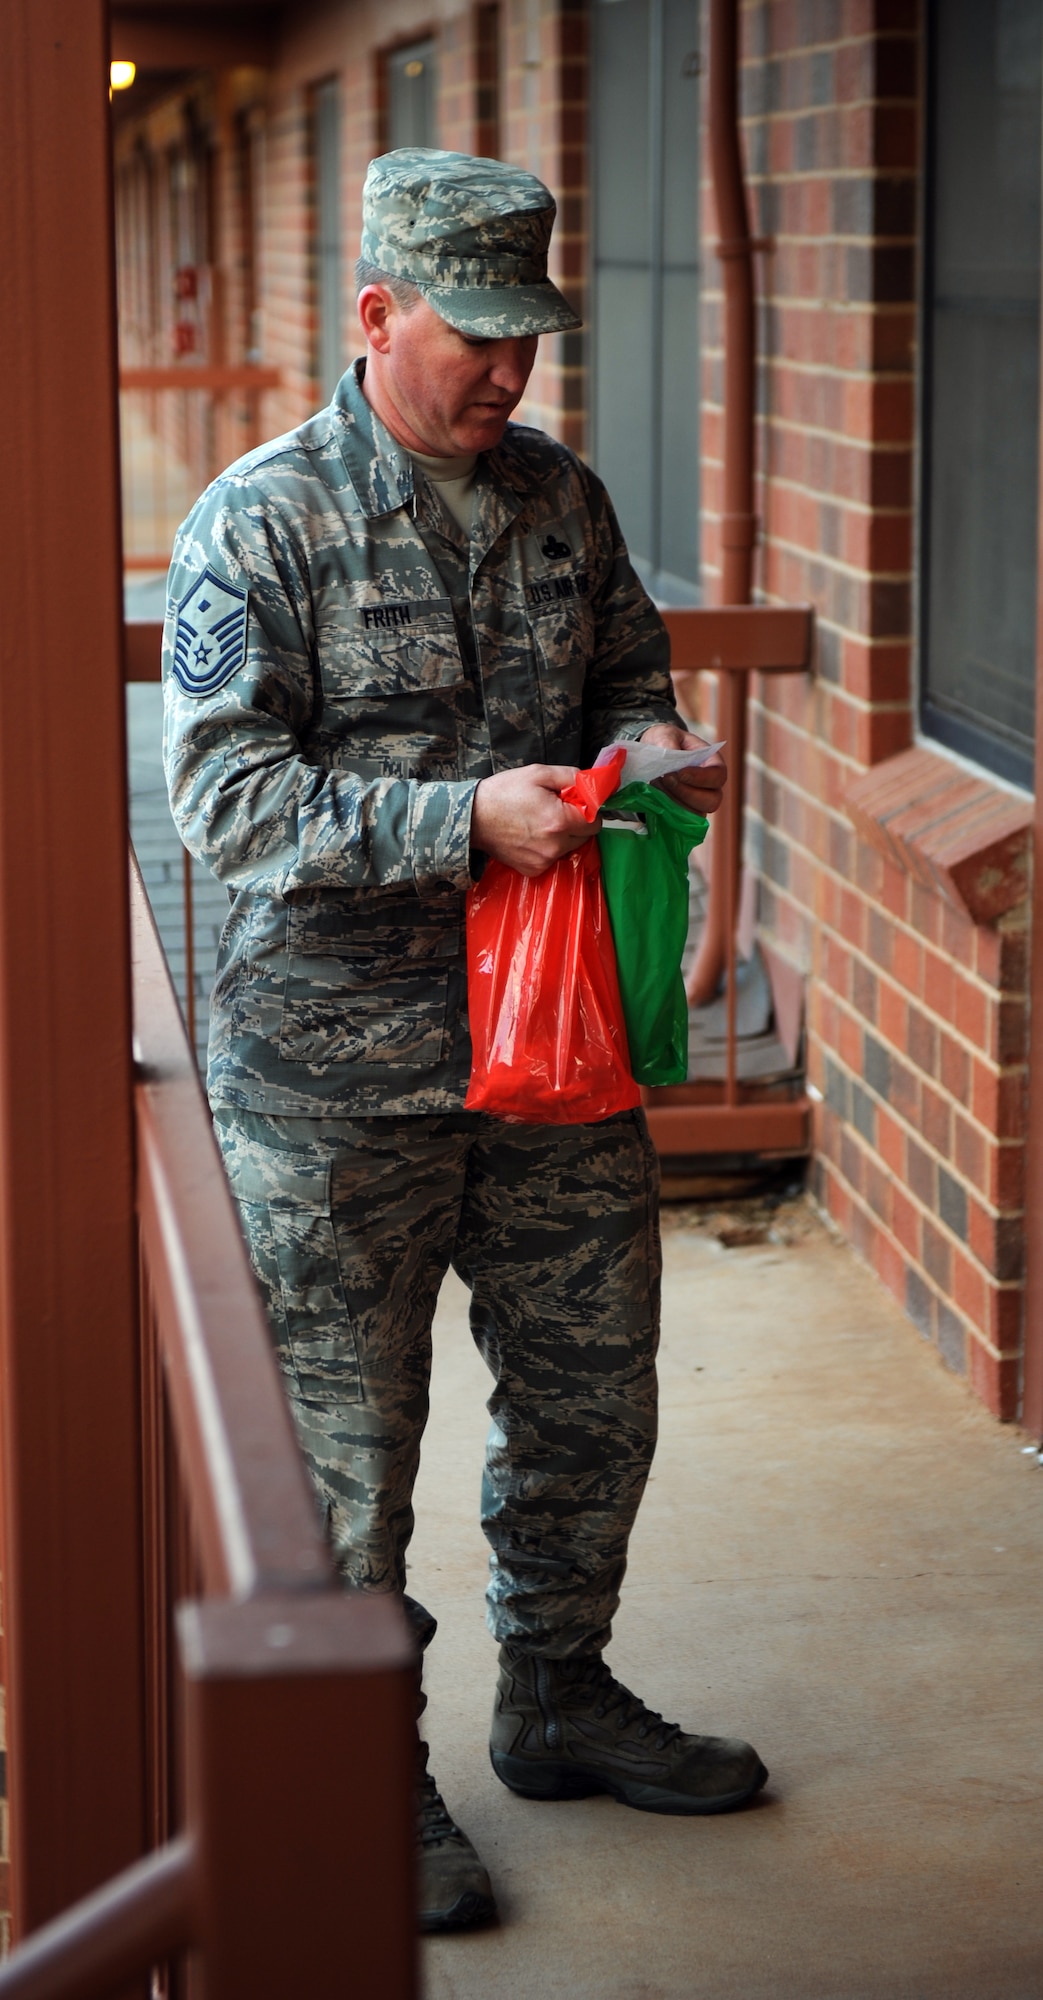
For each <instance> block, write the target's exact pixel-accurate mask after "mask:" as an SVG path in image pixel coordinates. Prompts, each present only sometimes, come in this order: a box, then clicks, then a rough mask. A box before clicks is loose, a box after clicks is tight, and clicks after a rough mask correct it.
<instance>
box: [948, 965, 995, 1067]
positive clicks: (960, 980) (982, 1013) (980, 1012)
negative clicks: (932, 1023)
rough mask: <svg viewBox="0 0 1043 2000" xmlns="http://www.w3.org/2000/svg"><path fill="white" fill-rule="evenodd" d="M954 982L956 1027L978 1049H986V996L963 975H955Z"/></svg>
mask: <svg viewBox="0 0 1043 2000" xmlns="http://www.w3.org/2000/svg"><path fill="white" fill-rule="evenodd" d="M954 981H955V988H954V990H955V1005H954V1012H953V1018H954V1020H955V1023H956V1026H957V1028H958V1029H959V1031H960V1033H961V1035H966V1037H967V1040H968V1041H969V1042H974V1044H975V1045H976V1047H977V1048H979V1049H984V1048H985V1047H986V1046H987V1042H986V1022H987V1015H986V1005H985V995H984V993H983V991H982V989H981V987H980V986H975V985H974V984H973V983H972V982H971V980H969V979H965V978H964V976H963V974H962V973H955V974H954Z"/></svg>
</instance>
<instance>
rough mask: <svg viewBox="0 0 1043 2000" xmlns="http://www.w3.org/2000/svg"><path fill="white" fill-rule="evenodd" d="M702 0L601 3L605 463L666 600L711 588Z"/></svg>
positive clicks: (599, 261) (599, 200) (599, 194)
mask: <svg viewBox="0 0 1043 2000" xmlns="http://www.w3.org/2000/svg"><path fill="white" fill-rule="evenodd" d="M698 47H699V6H698V0H596V4H595V7H594V74H593V106H592V108H593V146H594V161H593V182H594V271H593V280H594V282H593V313H592V340H593V366H594V396H593V405H594V411H593V414H594V462H595V465H596V466H597V469H598V472H599V473H600V474H601V476H602V478H603V479H604V480H605V483H606V485H607V486H608V489H609V492H610V493H611V494H612V497H613V500H614V501H615V504H616V507H617V509H618V511H619V516H620V520H621V523H622V527H623V532H624V534H625V536H626V538H627V542H628V544H629V547H630V552H631V555H632V557H633V558H634V562H635V566H636V568H637V569H638V570H639V571H640V574H641V576H642V577H643V579H644V581H645V583H646V584H647V586H648V588H649V589H650V590H651V591H652V592H653V593H654V595H655V596H657V597H659V598H660V599H662V600H663V601H665V602H668V603H674V604H690V603H694V602H696V601H697V599H698V595H699V592H698V585H699V83H698V76H699V69H700V63H699V55H698Z"/></svg>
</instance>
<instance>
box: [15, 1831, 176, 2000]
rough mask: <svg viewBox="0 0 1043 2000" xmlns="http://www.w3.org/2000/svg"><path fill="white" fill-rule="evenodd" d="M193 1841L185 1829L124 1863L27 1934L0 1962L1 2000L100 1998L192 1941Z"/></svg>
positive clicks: (88, 1999)
mask: <svg viewBox="0 0 1043 2000" xmlns="http://www.w3.org/2000/svg"><path fill="white" fill-rule="evenodd" d="M194 1870H195V1846H194V1842H193V1841H191V1840H190V1839H189V1838H188V1837H187V1836H186V1835H182V1836H181V1837H180V1838H179V1839H177V1840H172V1841H169V1842H168V1844H167V1845H166V1847H161V1848H158V1849H157V1851H156V1853H155V1854H148V1855H146V1857H145V1859H144V1860H143V1861H136V1862H135V1863H134V1866H133V1867H132V1868H125V1869H124V1871H123V1873H122V1874H121V1875H116V1876H114V1877H113V1879H112V1881H111V1882H106V1883H105V1884H104V1886H103V1887H102V1888H101V1889H97V1890H95V1892H94V1894H93V1895H92V1896H85V1897H84V1898H83V1900H82V1902H79V1903H74V1904H73V1907H72V1909H71V1910H63V1912H62V1914H61V1916H60V1917H56V1918H55V1919H54V1922H53V1923H50V1924H44V1925H43V1926H42V1927H41V1929H40V1930H38V1931H34V1932H33V1933H32V1935H31V1936H30V1937H27V1938H26V1940H25V1942H24V1944H20V1945H19V1946H18V1949H17V1951H16V1952H15V1953H14V1956H13V1957H12V1958H9V1959H7V1960H6V1961H5V1962H4V1964H3V1965H0V2000H68V1995H69V1994H70V1993H71V1992H75V1994H76V2000H102V1996H103V1995H105V1994H107V1993H112V1992H113V1991H115V1989H116V1988H117V1987H119V1986H122V1985H123V1984H124V1982H125V1981H130V1980H132V1979H133V1978H134V1977H135V1975H136V1974H137V1973H139V1972H140V1971H141V1970H142V1969H143V1968H144V1967H147V1966H148V1965H149V1964H151V1963H154V1962H155V1961H156V1960H157V1959H162V1958H166V1957H167V1956H168V1954H170V1953H173V1952H176V1951H180V1950H182V1949H183V1948H184V1946H186V1945H188V1944H190V1943H191V1942H192V1938H193V1936H194V1924H193V1917H192V1906H193V1896H194Z"/></svg>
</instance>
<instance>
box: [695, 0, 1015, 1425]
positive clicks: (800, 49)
mask: <svg viewBox="0 0 1043 2000" xmlns="http://www.w3.org/2000/svg"><path fill="white" fill-rule="evenodd" d="M743 51H744V61H743V110H744V133H745V144H746V152H747V161H748V168H749V174H750V181H751V187H752V194H753V217H752V221H753V226H754V228H755V230H756V232H757V233H759V234H763V235H766V236H770V237H771V238H773V248H772V249H771V251H770V253H769V254H767V255H765V256H763V257H762V258H760V259H759V290H760V293H761V296H762V305H761V309H760V315H759V321H760V353H761V357H762V358H761V363H760V380H759V388H758V410H759V418H758V462H759V465H760V468H761V476H760V481H759V494H758V507H759V511H760V514H761V518H762V524H763V532H762V545H761V548H760V551H759V559H758V584H759V588H760V590H761V592H762V593H763V595H765V596H766V597H767V598H769V599H776V600H789V601H794V600H807V601H810V602H812V603H813V604H814V605H815V607H816V611H817V628H818V636H817V658H816V662H815V671H814V673H813V674H812V675H810V676H808V677H807V678H806V679H798V678H794V679H782V678H779V679H775V680H770V679H767V678H765V679H764V680H763V681H762V682H761V683H760V685H759V687H758V688H757V689H756V691H755V699H754V701H753V703H752V714H751V742H752V769H751V777H750V801H751V807H752V813H751V826H750V858H751V860H752V862H753V864H754V866H755V867H756V869H757V872H758V877H759V918H760V925H761V929H762V933H763V934H764V935H765V937H766V938H768V939H770V941H771V942H772V944H773V945H774V946H775V948H776V949H777V950H779V951H781V953H782V954H783V955H784V956H785V957H787V958H788V959H789V961H790V962H791V963H792V964H794V965H796V966H797V967H798V968H799V969H800V970H801V971H802V972H803V973H804V974H805V975H806V977H807V992H808V1075H809V1080H810V1082H811V1084H812V1086H813V1088H814V1089H815V1090H816V1091H817V1092H818V1093H820V1098H821V1101H820V1104H819V1108H818V1114H817V1118H816V1148H817V1151H816V1159H815V1164H814V1185H815V1188H816V1191H817V1193H818V1196H819V1199H820V1200H821V1202H822V1203H823V1205H824V1206H825V1207H826V1208H827V1210H828V1211H829V1213H830V1214H831V1215H832V1217H833V1218H834V1219H835V1221H836V1222H837V1223H838V1224H839V1225H840V1227H841V1228H842V1229H843V1231H844V1233H845V1234H846V1235H847V1236H849V1237H850V1239H851V1240H852V1242H853V1243H854V1244H855V1246H856V1247H857V1249H858V1250H859V1251H860V1252H861V1254H862V1255H863V1256H864V1257H865V1259H866V1261H867V1262H868V1263H869V1264H871V1265H872V1267H873V1269H874V1270H875V1271H876V1272H877V1273H878V1275H879V1276H880V1278H881V1279H882V1280H883V1281H884V1283H885V1284H886V1285H887V1286H888V1287H889V1288H890V1290H891V1291H892V1292H893V1293H894V1294H895V1296H896V1297H897V1298H898V1299H899V1300H900V1301H901V1303H902V1305H903V1306H904V1307H905V1309H906V1311H907V1312H908V1313H909V1315H910V1317H911V1318H912V1320H913V1321H914V1323H915V1324H916V1325H917V1326H918V1327H919V1329H920V1331H921V1332H922V1333H923V1334H924V1336H925V1337H927V1338H929V1339H930V1340H932V1341H933V1342H934V1343H935V1344H936V1346H937V1349H938V1351H939V1353H940V1355H941V1357H942V1359H943V1360H944V1361H945V1362H946V1364H947V1365H948V1366H949V1367H951V1368H954V1369H958V1370H959V1371H960V1372H963V1373H966V1374H967V1375H968V1376H969V1378H970V1381H971V1383H972V1384H973V1386H974V1388H975V1389H976V1390H977V1392H978V1393H979V1394H980V1395H981V1396H982V1397H983V1398H984V1399H985V1401H986V1402H987V1403H988V1404H989V1406H990V1407H991V1408H992V1409H993V1410H995V1411H996V1412H997V1413H998V1414H1001V1415H1004V1416H1009V1415H1011V1414H1012V1413H1013V1412H1014V1409H1015V1406H1016V1395H1017V1372H1018V1360H1017V1356H1018V1351H1019V1343H1020V1321H1021V1285H1020V1279H1021V1227H1022V1215H1021V1205H1022V1167H1023V1130H1024V1123H1023V1120H1024V1110H1023V1100H1024V1084H1025V1068H1024V1025H1025V994H1024V988H1025V930H1024V926H1025V917H1026V911H1025V903H1024V887H1025V876H1024V869H1023V861H1024V837H1023V832H1022V835H1021V836H1020V840H1021V844H1020V848H1019V836H1018V831H1017V828H1018V826H1019V825H1020V826H1021V827H1022V828H1023V826H1024V822H1025V820H1026V818H1027V813H1026V811H1025V808H1024V803H1023V802H1022V804H1021V806H1020V808H1019V807H1018V805H1017V802H1016V801H1013V802H1012V800H1011V797H1010V795H1009V793H1008V792H1006V791H1005V790H1004V789H1003V788H1001V787H999V786H992V785H991V784H990V783H989V782H988V781H987V780H985V781H980V780H979V781H978V782H977V784H976V785H975V781H974V780H969V781H968V782H969V783H970V784H971V786H972V789H973V790H974V792H975V797H976V800H977V806H976V809H975V810H976V812H977V819H976V821H975V825H976V826H977V829H978V832H977V833H974V832H973V830H972V833H971V835H970V836H969V837H970V838H971V843H972V846H973V843H974V840H975V839H979V838H980V842H981V845H982V847H983V848H987V847H989V844H990V841H991V842H992V843H993V846H994V847H995V839H994V835H995V837H996V839H998V838H999V836H998V834H997V833H996V828H997V827H998V826H999V823H1000V822H1001V821H1002V823H1003V826H1004V828H1005V829H1006V832H1007V835H1009V836H1010V837H1009V838H1008V839H1007V847H1006V848H1005V849H1004V860H1003V862H1002V864H1001V872H1002V869H1006V874H1005V875H1004V877H1003V882H1004V888H1005V893H1004V894H1003V895H1001V897H1000V899H999V904H1000V907H999V908H997V907H995V906H991V905H989V904H988V903H987V901H986V902H985V903H982V902H981V900H980V899H979V900H977V901H976V900H975V896H974V894H970V895H969V896H968V895H966V894H964V893H962V892H961V891H960V889H959V887H958V885H957V886H954V884H953V880H952V877H951V873H950V874H947V873H946V869H945V867H944V866H941V867H938V866H934V865H933V863H932V861H931V853H930V849H931V841H932V840H933V841H934V843H935V846H937V843H938V838H939V828H941V827H943V825H944V822H945V818H946V814H947V813H949V814H951V812H952V811H954V810H957V809H958V807H957V806H954V805H953V800H952V795H951V792H950V791H948V790H947V789H946V788H947V785H948V782H949V778H950V776H951V774H952V773H953V772H954V771H955V772H957V773H958V775H959V776H961V777H962V776H963V774H962V773H961V772H959V767H958V766H956V765H955V764H954V763H953V761H952V760H951V759H947V758H946V757H945V756H944V755H939V754H937V753H934V752H931V751H925V752H922V753H919V752H913V753H912V754H911V755H908V756H902V754H901V753H903V752H905V751H907V750H908V746H909V745H910V744H911V743H912V741H913V733H914V732H913V716H914V711H913V697H914V673H915V657H914V631H913V606H914V563H915V554H914V524H915V513H914V509H915V477H916V435H915V412H916V364H917V354H916V339H917V320H916V305H915V300H916V281H917V242H916V228H917V214H918V174H919V147H920V134H919V104H920V44H919V35H918V30H917V23H916V9H915V8H914V7H913V6H910V5H909V4H908V0H749V4H746V5H745V6H744V8H743ZM714 233H715V232H714V228H713V224H712V220H711V222H710V226H709V227H708V230H707V239H708V241H711V242H712V240H713V235H714ZM707 284H708V292H707V303H706V314H705V326H706V330H707V331H706V342H707V346H706V358H705V359H706V382H707V390H708V393H707V400H706V407H705V411H704V430H703V439H704V451H705V462H704V494H705V501H706V508H707V521H706V529H705V544H704V546H705V551H706V557H705V560H706V573H707V583H708V585H709V593H708V594H710V593H712V589H713V583H714V580H715V577H716V575H717V573H718V567H719V555H718V542H717V536H716V525H715V520H714V512H715V509H716V507H717V505H718V504H719V500H718V496H719V481H720V464H719V460H720V449H721V412H720V358H721V357H720V339H721V332H720V329H721V315H720V299H719V293H718V291H717V290H716V289H715V287H716V285H717V280H716V277H715V275H714V272H713V266H712V264H711V268H710V271H709V273H708V279H707ZM872 770H878V771H879V772H881V773H883V774H884V779H885V780H886V782H883V783H882V784H881V785H878V786H877V788H876V791H875V793H874V796H873V800H871V801H870V803H869V804H868V805H867V806H866V807H865V809H863V810H860V807H859V783H860V780H861V779H862V777H863V775H864V774H865V773H866V772H867V771H872ZM936 794H938V795H940V796H941V804H940V805H938V804H935V803H932V801H934V800H935V796H936ZM1012 809H1013V818H1012V816H1011V815H1012ZM1019 813H1020V818H1019ZM896 816H897V817H896ZM910 816H911V818H910ZM964 817H965V819H967V818H968V816H967V815H966V814H965V816H964ZM969 817H970V818H971V819H973V818H974V815H973V814H971V815H970V816H969ZM899 822H900V823H901V824H902V825H905V826H909V825H912V826H914V827H915V826H917V825H920V826H921V829H922V832H923V838H920V836H919V835H917V836H916V837H915V838H913V837H912V836H911V837H910V838H909V839H904V838H899V837H897V836H896V834H895V832H894V830H893V828H894V827H895V826H897V825H898V824H899ZM961 824H962V822H961ZM1011 826H1013V828H1014V832H1013V834H1012V835H1011V834H1010V828H1011ZM889 828H890V829H891V830H890V831H889ZM997 851H998V850H997ZM993 873H995V870H994V871H993ZM979 876H980V877H981V879H984V877H983V876H982V871H981V870H979ZM983 912H984V916H985V918H986V919H987V920H984V921H983V920H982V916H983Z"/></svg>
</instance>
